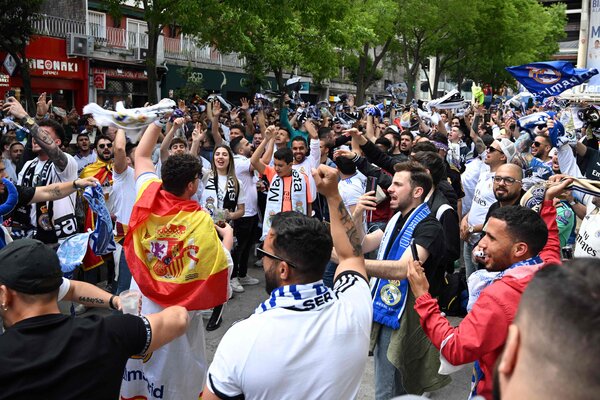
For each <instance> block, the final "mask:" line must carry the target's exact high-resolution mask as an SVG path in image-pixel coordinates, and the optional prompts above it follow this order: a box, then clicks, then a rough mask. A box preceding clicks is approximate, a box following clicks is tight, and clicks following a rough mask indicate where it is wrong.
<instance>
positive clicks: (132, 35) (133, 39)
mask: <svg viewBox="0 0 600 400" xmlns="http://www.w3.org/2000/svg"><path fill="white" fill-rule="evenodd" d="M127 38H128V41H129V42H128V43H129V45H128V46H127V47H128V48H130V49H135V48H138V47H140V48H142V49H147V48H148V24H146V23H145V22H144V21H139V20H136V19H129V18H127Z"/></svg>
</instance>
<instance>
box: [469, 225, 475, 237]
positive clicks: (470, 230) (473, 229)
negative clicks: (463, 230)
mask: <svg viewBox="0 0 600 400" xmlns="http://www.w3.org/2000/svg"><path fill="white" fill-rule="evenodd" d="M473 232H475V227H474V226H473V225H469V235H470V234H471V233H473Z"/></svg>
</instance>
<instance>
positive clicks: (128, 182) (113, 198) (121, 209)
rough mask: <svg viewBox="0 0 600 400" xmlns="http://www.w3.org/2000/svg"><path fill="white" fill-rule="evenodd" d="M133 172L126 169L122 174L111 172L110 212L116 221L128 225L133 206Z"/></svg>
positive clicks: (131, 169)
mask: <svg viewBox="0 0 600 400" xmlns="http://www.w3.org/2000/svg"><path fill="white" fill-rule="evenodd" d="M135 193H136V191H135V171H134V170H133V168H131V167H127V169H126V170H125V171H123V173H121V174H118V173H117V172H116V171H113V188H112V193H111V194H110V197H109V202H110V204H111V208H112V209H111V212H112V213H113V214H115V215H116V216H117V221H119V222H120V223H122V224H125V225H127V224H129V218H130V217H131V211H132V210H133V204H134V203H135Z"/></svg>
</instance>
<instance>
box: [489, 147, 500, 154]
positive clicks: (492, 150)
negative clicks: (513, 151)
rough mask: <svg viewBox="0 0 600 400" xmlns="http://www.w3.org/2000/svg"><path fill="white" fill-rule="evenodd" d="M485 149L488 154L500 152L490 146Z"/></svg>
mask: <svg viewBox="0 0 600 400" xmlns="http://www.w3.org/2000/svg"><path fill="white" fill-rule="evenodd" d="M487 149H488V151H489V152H490V153H493V152H495V151H500V150H498V149H497V148H495V147H492V146H490V147H488V148H487Z"/></svg>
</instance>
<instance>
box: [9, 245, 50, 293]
mask: <svg viewBox="0 0 600 400" xmlns="http://www.w3.org/2000/svg"><path fill="white" fill-rule="evenodd" d="M0 283H1V284H4V285H6V286H8V287H9V288H10V289H13V290H16V291H17V292H20V293H25V294H44V293H50V292H52V291H54V290H57V289H58V288H59V287H60V285H61V283H62V272H61V269H60V262H59V260H58V256H57V255H56V252H55V251H54V250H52V249H51V248H50V247H48V246H46V245H45V244H44V243H42V242H40V241H39V240H34V239H19V240H15V241H14V242H12V243H9V244H7V245H6V247H4V248H3V249H2V250H0Z"/></svg>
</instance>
